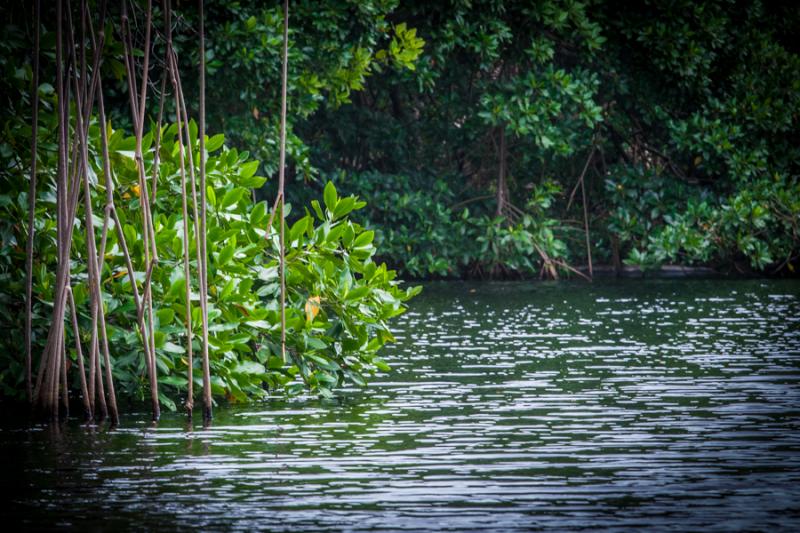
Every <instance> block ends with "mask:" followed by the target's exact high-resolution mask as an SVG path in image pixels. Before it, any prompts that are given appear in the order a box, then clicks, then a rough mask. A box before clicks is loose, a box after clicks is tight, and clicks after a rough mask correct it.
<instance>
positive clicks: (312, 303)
mask: <svg viewBox="0 0 800 533" xmlns="http://www.w3.org/2000/svg"><path fill="white" fill-rule="evenodd" d="M319 309H320V298H319V296H312V297H310V298H309V299H308V300H306V320H307V321H308V322H313V321H314V319H315V318H316V317H317V315H318V314H319Z"/></svg>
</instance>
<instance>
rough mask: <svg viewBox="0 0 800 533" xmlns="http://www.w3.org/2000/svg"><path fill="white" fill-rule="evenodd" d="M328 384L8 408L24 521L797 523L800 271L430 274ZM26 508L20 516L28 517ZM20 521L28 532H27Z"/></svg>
mask: <svg viewBox="0 0 800 533" xmlns="http://www.w3.org/2000/svg"><path fill="white" fill-rule="evenodd" d="M395 329H396V331H397V339H398V342H397V343H396V344H394V345H392V346H390V347H389V348H388V349H386V351H385V352H384V355H385V359H386V360H387V361H388V362H389V363H390V364H391V365H392V366H393V371H392V372H391V373H390V374H386V375H382V376H380V377H377V378H375V379H373V380H372V381H371V383H370V385H369V387H367V388H365V389H358V388H347V389H344V390H341V391H340V392H339V394H338V396H337V398H335V399H334V400H324V401H323V400H319V399H316V398H312V397H301V398H296V399H289V400H287V399H284V398H274V399H270V400H269V401H266V402H263V403H257V404H250V405H243V406H233V407H227V408H219V409H217V410H216V412H215V418H214V420H213V423H212V425H211V426H210V427H209V428H206V429H204V428H203V427H202V426H201V424H200V421H199V420H196V421H195V423H194V425H187V423H186V420H185V417H184V416H183V415H182V414H177V413H176V414H166V415H165V416H164V417H163V418H162V420H161V421H160V422H159V423H158V424H157V425H156V426H153V425H152V424H151V423H150V422H149V419H148V413H147V412H146V411H144V410H142V411H141V412H139V413H130V412H127V413H123V419H122V425H121V427H120V428H118V429H116V430H113V431H109V430H108V429H107V428H105V427H96V428H87V427H85V426H83V425H81V424H80V423H79V421H77V420H76V421H70V422H68V423H66V424H64V425H62V426H55V427H52V426H51V427H48V426H34V427H32V428H31V427H28V426H25V425H24V424H22V423H18V422H14V421H12V420H11V419H9V418H8V417H7V416H4V417H3V422H2V424H1V425H0V453H2V464H3V475H2V485H3V489H4V490H3V493H4V494H5V495H4V496H3V500H4V502H3V504H2V505H1V506H2V508H3V510H2V512H1V515H0V516H1V517H2V519H3V521H4V522H5V524H6V525H8V524H13V525H15V526H17V525H24V526H27V527H28V528H45V527H57V526H64V527H69V526H72V527H77V528H80V529H85V530H107V531H111V530H117V529H151V528H152V529H194V530H231V529H239V530H253V529H261V530H270V531H316V530H321V531H329V530H333V531H337V530H341V531H424V530H434V531H472V530H480V531H486V530H489V531H530V530H536V529H546V528H553V529H557V530H581V529H591V530H604V529H608V530H620V529H628V530H641V529H645V528H647V529H652V530H675V531H687V530H689V531H698V530H701V529H702V530H710V531H714V530H770V531H775V530H786V531H790V530H794V531H797V530H798V529H800V282H798V281H774V280H718V279H714V280H698V279H689V280H687V279H679V280H625V281H610V280H609V281H598V282H596V283H594V284H591V285H590V284H586V283H578V282H553V283H544V282H513V283H512V282H509V283H465V282H454V283H432V284H427V285H426V286H425V290H424V291H423V294H422V295H421V296H419V297H418V298H417V299H415V300H414V301H413V302H412V304H411V309H410V311H409V312H408V313H407V314H406V315H404V316H402V317H401V318H399V319H398V320H397V321H396V322H395ZM21 523H22V524H21ZM9 530H10V529H9Z"/></svg>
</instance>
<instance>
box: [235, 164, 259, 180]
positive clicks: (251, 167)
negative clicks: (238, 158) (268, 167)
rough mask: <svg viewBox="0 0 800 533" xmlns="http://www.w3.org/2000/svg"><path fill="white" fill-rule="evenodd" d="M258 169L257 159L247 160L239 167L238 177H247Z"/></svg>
mask: <svg viewBox="0 0 800 533" xmlns="http://www.w3.org/2000/svg"><path fill="white" fill-rule="evenodd" d="M256 170H258V161H248V162H247V163H245V164H243V165H242V166H240V167H239V177H241V178H244V179H247V178H249V177H251V176H253V175H255V173H256Z"/></svg>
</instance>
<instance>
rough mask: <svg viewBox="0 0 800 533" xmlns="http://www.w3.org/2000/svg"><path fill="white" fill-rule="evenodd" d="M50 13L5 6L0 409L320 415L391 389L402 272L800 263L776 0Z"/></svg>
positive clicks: (792, 134) (788, 80)
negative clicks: (323, 405)
mask: <svg viewBox="0 0 800 533" xmlns="http://www.w3.org/2000/svg"><path fill="white" fill-rule="evenodd" d="M42 4H43V5H42ZM35 5H36V6H39V7H38V8H34V5H33V4H31V3H29V2H21V1H18V2H11V3H7V4H6V5H4V6H3V7H2V8H0V10H2V12H3V15H4V19H3V20H4V32H3V36H2V38H0V51H2V54H0V70H2V73H3V77H2V82H0V83H2V91H0V92H1V93H2V95H3V96H2V98H3V106H2V109H0V120H2V140H1V141H0V183H2V190H0V211H2V220H0V238H1V239H2V246H1V247H0V298H1V300H0V321H1V323H0V327H2V331H3V336H2V340H0V343H2V347H3V352H2V354H0V361H2V366H0V387H2V389H1V390H0V394H2V396H3V398H21V397H25V396H27V398H28V399H29V401H31V402H32V403H35V404H38V405H39V406H40V407H41V408H42V409H43V410H44V411H47V412H50V413H53V412H56V413H57V412H59V411H61V412H63V411H64V410H65V409H66V408H67V407H68V401H67V400H68V398H70V397H71V398H79V399H80V401H81V405H82V408H83V409H84V410H85V411H86V415H87V416H89V417H92V416H94V417H102V416H105V415H106V413H108V414H109V415H110V416H111V418H112V419H115V418H116V407H115V401H116V396H117V395H119V396H121V397H124V398H127V399H133V400H141V401H144V400H146V399H147V400H149V402H150V403H151V405H152V411H153V415H154V417H156V418H157V417H158V413H159V410H160V407H161V406H162V405H164V406H166V407H168V408H170V409H179V408H182V405H183V407H184V408H187V409H188V410H189V411H190V412H191V409H192V408H193V406H194V402H195V400H197V401H201V402H202V404H203V409H204V413H205V414H206V415H207V416H209V415H210V413H211V406H212V403H214V402H219V401H245V400H248V399H253V398H259V397H261V396H263V395H265V394H268V393H276V392H280V391H288V392H299V391H301V390H310V391H312V393H315V394H320V395H324V396H329V395H331V394H332V393H333V390H334V389H335V388H336V387H338V386H341V385H343V384H345V383H348V382H349V383H355V384H358V385H360V384H363V383H364V380H365V377H366V376H368V375H369V374H371V373H373V372H376V371H380V370H386V369H387V367H386V365H385V363H384V362H383V361H382V360H381V359H380V356H379V354H378V351H379V349H380V348H381V347H382V346H383V345H384V344H385V343H387V342H390V341H391V340H392V335H391V332H390V329H389V320H390V319H391V318H392V317H394V316H396V315H398V314H399V313H402V312H403V310H404V309H405V302H407V301H408V300H409V299H410V298H411V297H413V295H414V294H415V293H416V292H417V291H418V289H414V288H401V286H400V284H399V282H398V280H397V279H395V276H396V275H395V270H396V271H397V272H398V273H399V275H400V276H401V277H406V278H417V279H430V278H442V277H479V278H510V277H542V278H559V277H564V276H580V277H584V278H586V279H591V278H592V277H593V274H594V266H596V265H598V264H604V265H612V266H613V267H614V268H616V269H621V268H622V267H623V266H624V265H629V266H636V267H639V268H640V269H642V270H645V271H646V270H650V269H658V268H659V267H660V266H661V265H664V264H668V263H672V264H679V265H698V266H699V265H702V266H708V267H712V268H714V269H716V270H718V271H720V272H740V273H757V274H767V275H792V274H794V273H796V271H797V269H798V267H800V264H799V260H800V178H799V177H798V176H799V175H800V166H798V161H800V158H799V157H798V156H800V128H799V127H798V121H799V120H800V50H799V49H798V48H797V45H796V44H795V39H794V36H795V35H796V34H797V32H798V31H800V13H799V12H798V11H797V10H796V9H793V8H790V7H784V6H783V5H782V4H779V3H770V2H760V1H733V0H709V1H706V2H684V1H676V2H668V3H664V2H655V1H652V2H650V1H647V2H639V3H626V2H621V3H620V2H602V1H589V2H576V1H573V0H563V1H561V0H548V1H544V2H536V3H533V4H531V3H523V2H507V1H501V0H491V1H486V2H459V1H454V2H442V3H435V2H434V3H419V2H403V1H399V0H388V1H387V0H366V1H361V2H351V3H347V2H339V1H334V0H314V1H297V2H292V3H291V24H287V22H288V20H289V19H288V17H287V14H286V13H287V10H288V9H289V7H288V6H287V5H286V4H279V3H277V2H275V3H266V4H264V3H263V2H256V1H253V0H242V1H239V2H228V3H212V4H211V5H208V6H202V3H200V4H198V6H199V7H201V8H198V6H195V5H194V4H191V5H189V4H187V5H181V6H179V8H178V9H174V10H173V9H172V5H171V3H170V2H166V3H164V2H151V1H150V0H133V1H131V0H128V1H126V2H122V3H109V2H104V1H95V0H73V1H72V2H66V1H61V2H58V3H57V4H55V5H50V3H41V2H36V3H35ZM393 269H395V270H393ZM23 342H24V350H23V352H24V353H21V352H20V343H23ZM70 391H71V395H70V394H69V392H70Z"/></svg>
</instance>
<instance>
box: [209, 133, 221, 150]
mask: <svg viewBox="0 0 800 533" xmlns="http://www.w3.org/2000/svg"><path fill="white" fill-rule="evenodd" d="M224 143H225V135H224V134H222V133H218V134H217V135H214V136H213V137H211V138H210V139H209V140H208V141H206V151H207V152H209V153H211V152H214V151H216V150H219V148H220V147H221V146H222V145H223V144H224Z"/></svg>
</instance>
